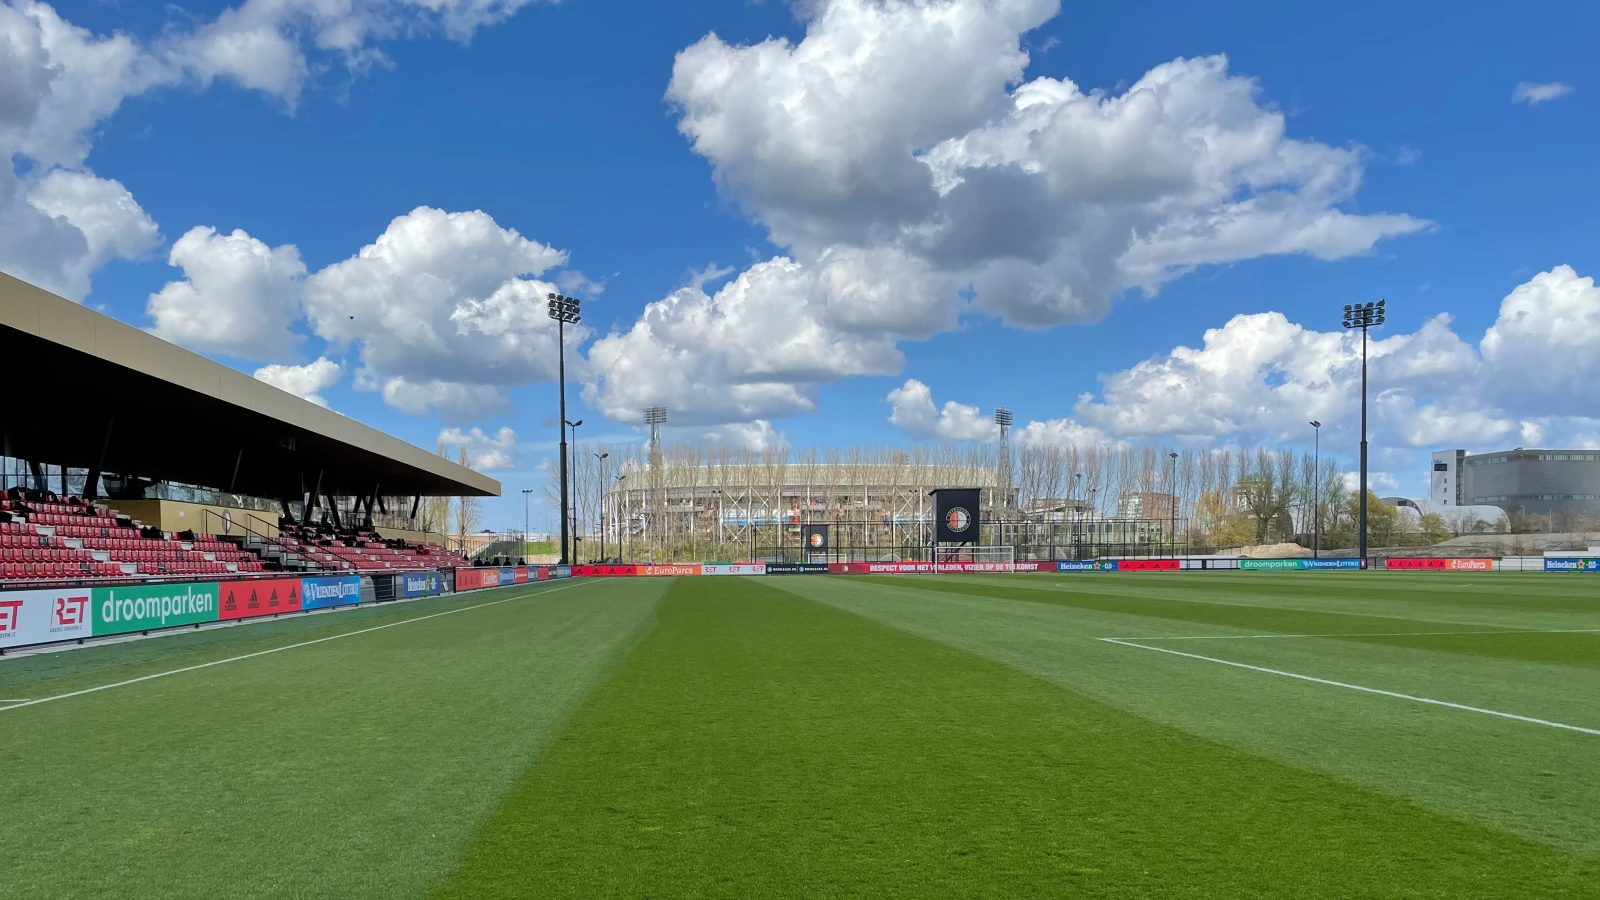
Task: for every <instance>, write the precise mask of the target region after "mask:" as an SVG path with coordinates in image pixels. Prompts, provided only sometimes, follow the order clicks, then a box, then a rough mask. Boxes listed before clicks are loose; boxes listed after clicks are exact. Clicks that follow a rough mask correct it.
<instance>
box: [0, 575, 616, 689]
mask: <svg viewBox="0 0 1600 900" xmlns="http://www.w3.org/2000/svg"><path fill="white" fill-rule="evenodd" d="M583 583H585V582H573V583H572V584H565V585H562V586H561V587H557V588H551V589H549V590H547V591H531V592H529V593H526V594H518V595H517V596H515V597H507V598H505V599H504V600H491V601H490V602H488V603H479V604H478V605H477V606H463V607H461V608H460V609H447V610H445V611H444V612H439V613H429V614H428V615H426V616H415V617H413V618H410V619H403V620H401V621H399V622H390V623H388V624H387V625H374V626H373V627H371V628H362V629H359V630H357V631H347V632H345V633H344V634H335V635H330V636H328V637H325V638H317V639H316V640H314V641H301V642H300V643H298V644H288V645H286V646H283V647H274V648H272V649H271V650H259V651H257V652H255V653H246V654H244V655H242V656H230V657H228V658H227V659H217V660H212V661H211V662H208V663H200V664H199V665H197V666H184V667H183V668H181V669H173V670H172V671H170V672H157V673H155V674H154V675H142V676H140V677H138V678H130V679H128V680H127V681H118V682H116V683H114V684H102V685H100V686H99V687H92V688H84V689H83V690H81V691H73V692H71V693H68V694H57V695H55V696H54V697H40V698H39V699H38V700H26V701H23V702H21V703H18V704H16V705H14V706H0V712H9V711H11V710H13V709H22V708H23V707H24V706H38V705H39V704H41V703H49V702H50V701H52V700H65V699H67V698H68V697H81V696H83V695H84V694H93V693H95V692H97V691H109V690H111V689H112V688H119V687H127V686H128V685H130V684H138V683H139V682H141V681H150V680H152V679H155V678H165V677H167V676H168V675H182V674H183V673H184V672H193V671H195V670H197V669H209V668H211V667H212V666H220V665H222V664H223V663H231V662H239V661H240V660H244V659H254V658H255V657H257V656H266V655H267V654H269V653H281V652H283V651H284V650H294V649H296V648H298V647H309V646H311V645H312V644H322V643H326V642H328V641H337V640H339V639H340V638H347V637H355V636H356V635H358V634H367V633H368V632H373V631H382V630H383V629H385V628H394V627H396V626H399V625H410V624H411V623H412V622H421V621H423V620H424V619H437V618H439V617H440V616H450V615H455V614H456V613H461V612H468V611H470V610H474V609H483V608H484V607H486V606H499V605H500V604H502V603H510V602H511V601H513V600H521V599H522V598H524V597H533V596H537V595H541V594H554V593H555V592H556V591H564V590H566V589H567V588H570V587H577V586H578V585H579V584H583Z"/></svg>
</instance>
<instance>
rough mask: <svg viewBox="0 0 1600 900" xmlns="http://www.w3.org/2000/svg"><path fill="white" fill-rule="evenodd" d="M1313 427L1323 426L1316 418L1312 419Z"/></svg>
mask: <svg viewBox="0 0 1600 900" xmlns="http://www.w3.org/2000/svg"><path fill="white" fill-rule="evenodd" d="M1311 427H1312V428H1321V427H1322V423H1321V422H1318V421H1317V420H1316V419H1312V420H1311Z"/></svg>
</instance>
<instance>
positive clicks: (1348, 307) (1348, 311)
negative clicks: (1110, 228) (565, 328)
mask: <svg viewBox="0 0 1600 900" xmlns="http://www.w3.org/2000/svg"><path fill="white" fill-rule="evenodd" d="M550 296H552V297H554V296H555V295H554V294H551V295H550ZM1344 314H1345V315H1347V316H1348V315H1350V304H1348V303H1346V304H1345V305H1344Z"/></svg>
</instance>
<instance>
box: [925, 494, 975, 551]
mask: <svg viewBox="0 0 1600 900" xmlns="http://www.w3.org/2000/svg"><path fill="white" fill-rule="evenodd" d="M932 493H933V512H934V516H935V518H934V537H933V539H934V542H935V543H940V544H976V543H978V504H979V502H980V500H981V498H982V491H980V490H979V489H978V488H940V489H939V490H936V491H933V492H932Z"/></svg>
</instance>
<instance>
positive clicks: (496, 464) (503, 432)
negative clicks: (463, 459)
mask: <svg viewBox="0 0 1600 900" xmlns="http://www.w3.org/2000/svg"><path fill="white" fill-rule="evenodd" d="M439 442H440V443H441V444H444V445H445V446H447V447H465V448H467V459H468V461H470V462H471V464H472V468H474V469H476V470H477V471H479V472H495V471H501V470H505V469H514V468H516V466H517V433H516V432H515V431H513V430H512V429H511V428H510V427H506V426H503V427H501V429H500V430H499V431H497V432H495V433H494V436H493V437H490V436H489V435H487V434H484V432H483V429H482V428H472V429H469V430H467V431H462V430H461V429H459V428H446V429H445V430H443V431H441V432H439Z"/></svg>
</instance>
